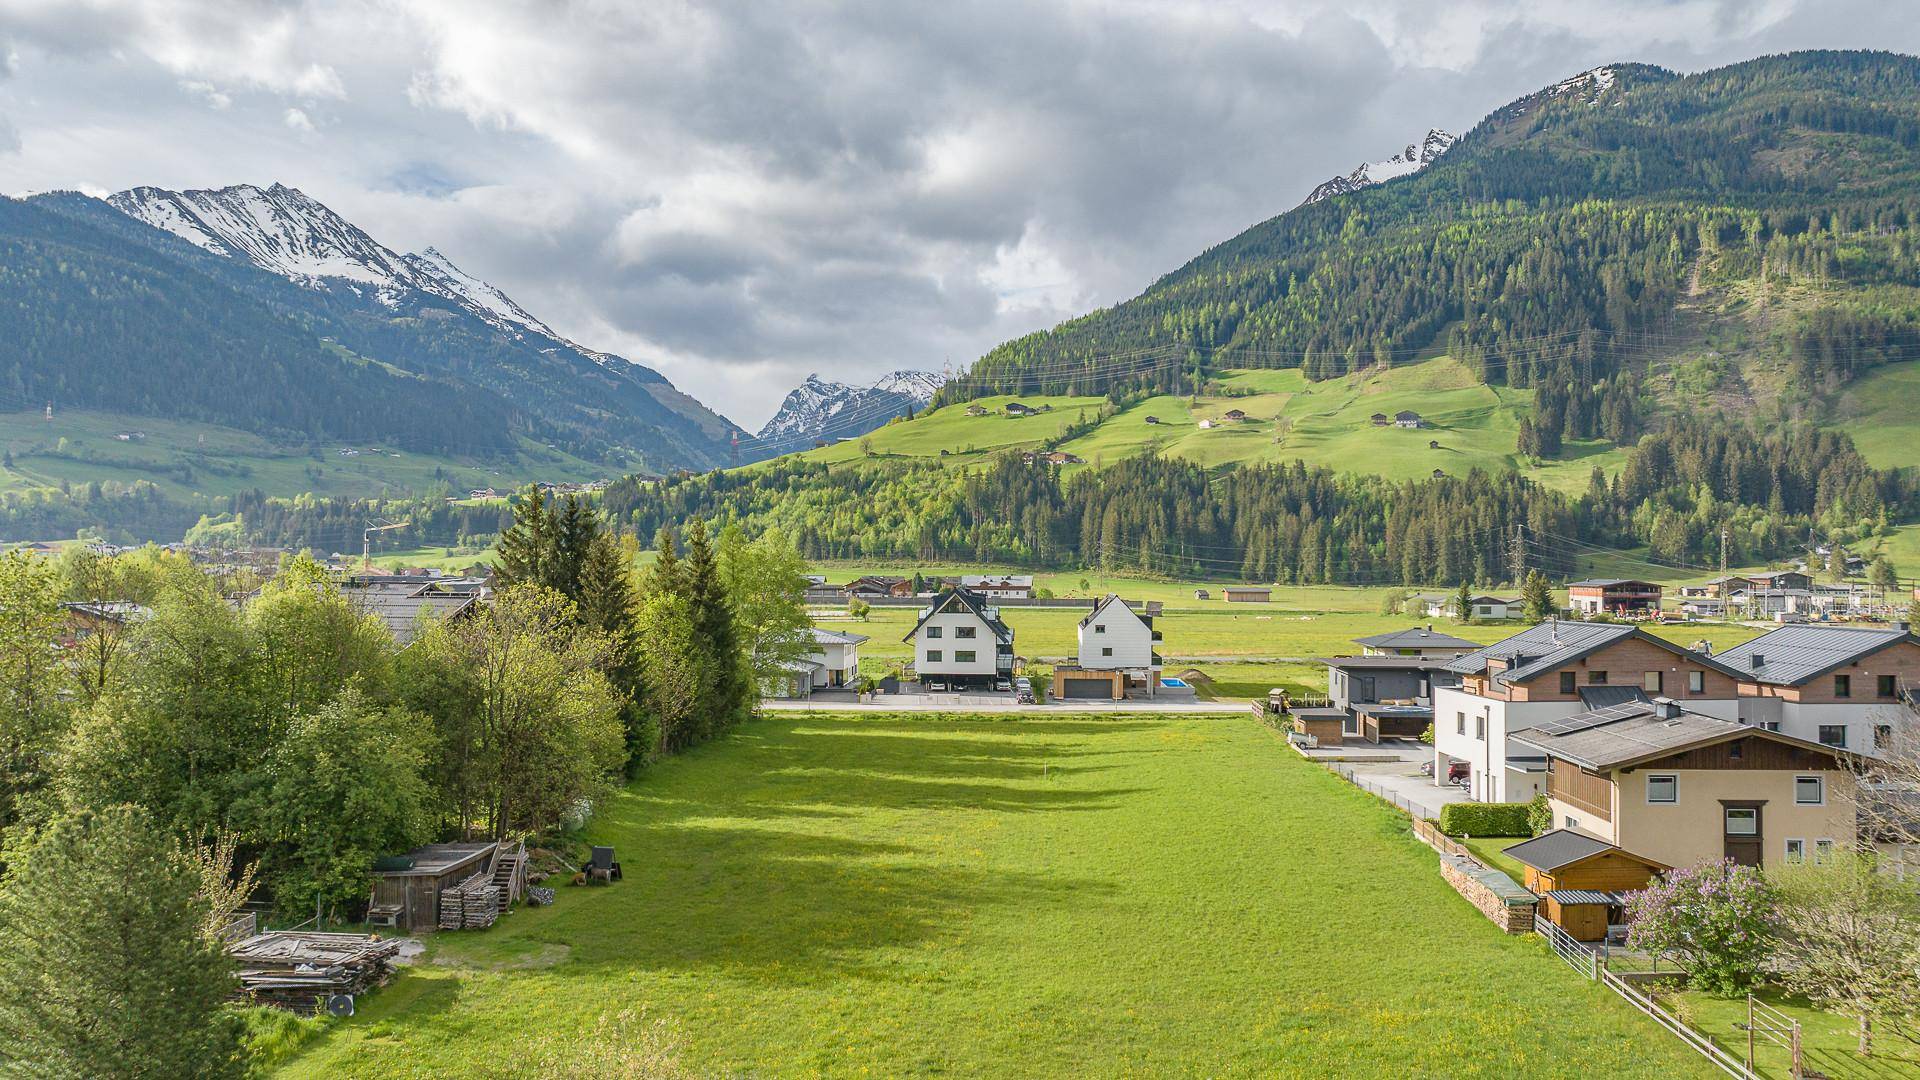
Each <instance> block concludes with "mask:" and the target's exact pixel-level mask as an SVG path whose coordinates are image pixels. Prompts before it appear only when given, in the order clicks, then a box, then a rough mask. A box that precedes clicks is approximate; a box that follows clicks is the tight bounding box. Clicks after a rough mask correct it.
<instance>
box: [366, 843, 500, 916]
mask: <svg viewBox="0 0 1920 1080" xmlns="http://www.w3.org/2000/svg"><path fill="white" fill-rule="evenodd" d="M498 847H499V845H498V844H496V843H494V842H492V841H486V842H483V843H471V844H428V845H427V846H426V847H423V848H415V849H414V850H412V851H409V852H407V853H406V854H405V855H395V856H391V857H389V858H385V859H381V860H380V861H379V862H377V863H375V864H374V869H373V899H372V900H371V901H370V902H369V903H368V905H367V915H368V921H369V922H372V921H374V916H375V914H376V913H378V914H379V915H381V916H382V917H383V921H384V918H385V917H389V916H390V917H391V918H392V920H393V926H394V928H395V929H399V930H405V931H408V932H411V933H424V932H426V931H429V930H432V929H434V927H436V926H438V925H439V921H440V894H441V893H442V892H444V891H447V890H450V889H452V888H453V887H454V886H456V885H458V884H460V883H461V882H462V881H465V880H466V879H468V878H470V877H472V876H473V875H475V874H478V873H481V872H483V871H486V870H487V869H488V868H489V867H490V866H491V865H492V860H493V855H494V852H495V850H496V849H498Z"/></svg>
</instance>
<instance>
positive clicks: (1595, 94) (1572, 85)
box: [1547, 67, 1616, 104]
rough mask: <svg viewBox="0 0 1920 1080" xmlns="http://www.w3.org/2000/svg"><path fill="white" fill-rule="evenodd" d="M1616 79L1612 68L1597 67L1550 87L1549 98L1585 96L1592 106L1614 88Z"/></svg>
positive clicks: (1548, 90) (1548, 89)
mask: <svg viewBox="0 0 1920 1080" xmlns="http://www.w3.org/2000/svg"><path fill="white" fill-rule="evenodd" d="M1615 78H1616V74H1615V72H1614V70H1613V69H1612V68H1610V67H1597V68H1594V69H1593V70H1591V71H1583V72H1581V73H1580V74H1578V75H1575V76H1574V77H1573V78H1571V79H1566V80H1564V81H1562V82H1558V83H1555V84H1554V85H1552V86H1550V87H1548V88H1547V96H1549V97H1564V96H1565V95H1567V94H1585V95H1586V98H1587V103H1588V104H1592V103H1594V102H1595V101H1598V100H1599V99H1600V95H1602V94H1604V93H1606V92H1607V91H1608V90H1610V89H1612V88H1613V84H1614V80H1615Z"/></svg>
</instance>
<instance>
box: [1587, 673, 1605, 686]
mask: <svg viewBox="0 0 1920 1080" xmlns="http://www.w3.org/2000/svg"><path fill="white" fill-rule="evenodd" d="M1587 682H1588V684H1589V685H1592V686H1605V685H1607V673H1606V672H1604V671H1589V672H1587Z"/></svg>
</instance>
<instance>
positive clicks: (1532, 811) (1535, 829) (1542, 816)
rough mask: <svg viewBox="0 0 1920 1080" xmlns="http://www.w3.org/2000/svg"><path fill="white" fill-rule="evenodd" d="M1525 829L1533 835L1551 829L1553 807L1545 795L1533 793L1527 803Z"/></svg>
mask: <svg viewBox="0 0 1920 1080" xmlns="http://www.w3.org/2000/svg"><path fill="white" fill-rule="evenodd" d="M1527 831H1528V832H1530V833H1532V834H1533V835H1534V836H1539V835H1540V834H1541V833H1545V832H1552V831H1553V807H1551V806H1549V805H1547V797H1546V796H1545V795H1535V796H1534V797H1533V801H1532V802H1530V803H1528V804H1527Z"/></svg>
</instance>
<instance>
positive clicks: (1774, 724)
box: [1760, 720, 1780, 731]
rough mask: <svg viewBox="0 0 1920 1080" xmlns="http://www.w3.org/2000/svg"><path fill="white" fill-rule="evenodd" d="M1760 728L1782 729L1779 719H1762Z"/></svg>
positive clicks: (1764, 729) (1768, 729) (1766, 729)
mask: <svg viewBox="0 0 1920 1080" xmlns="http://www.w3.org/2000/svg"><path fill="white" fill-rule="evenodd" d="M1760 730H1761V731H1779V730H1780V721H1778V720H1762V721H1760Z"/></svg>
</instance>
